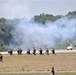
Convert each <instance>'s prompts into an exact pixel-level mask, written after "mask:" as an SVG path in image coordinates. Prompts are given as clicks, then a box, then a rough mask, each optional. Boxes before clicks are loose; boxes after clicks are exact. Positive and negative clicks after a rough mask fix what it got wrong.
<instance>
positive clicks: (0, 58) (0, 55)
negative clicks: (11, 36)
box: [0, 54, 3, 62]
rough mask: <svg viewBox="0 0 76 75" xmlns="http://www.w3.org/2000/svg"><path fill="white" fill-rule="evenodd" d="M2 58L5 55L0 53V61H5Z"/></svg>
mask: <svg viewBox="0 0 76 75" xmlns="http://www.w3.org/2000/svg"><path fill="white" fill-rule="evenodd" d="M2 60H3V55H2V54H0V61H1V62H3V61H2Z"/></svg>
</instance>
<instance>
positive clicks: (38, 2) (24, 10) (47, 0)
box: [0, 0, 76, 19]
mask: <svg viewBox="0 0 76 75" xmlns="http://www.w3.org/2000/svg"><path fill="white" fill-rule="evenodd" d="M75 10H76V0H0V18H1V17H4V18H10V19H13V18H23V17H26V18H31V17H33V16H34V15H38V14H41V13H46V14H53V15H65V14H67V13H68V12H69V11H75Z"/></svg>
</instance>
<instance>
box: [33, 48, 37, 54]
mask: <svg viewBox="0 0 76 75" xmlns="http://www.w3.org/2000/svg"><path fill="white" fill-rule="evenodd" d="M33 49H34V50H33V54H34V55H36V49H35V47H33Z"/></svg>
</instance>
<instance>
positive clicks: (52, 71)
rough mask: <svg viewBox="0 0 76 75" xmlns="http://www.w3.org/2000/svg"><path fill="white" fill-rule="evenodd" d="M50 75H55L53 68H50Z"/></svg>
mask: <svg viewBox="0 0 76 75" xmlns="http://www.w3.org/2000/svg"><path fill="white" fill-rule="evenodd" d="M51 75H55V71H54V67H52V70H51Z"/></svg>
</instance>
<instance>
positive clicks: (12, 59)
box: [0, 54, 76, 72]
mask: <svg viewBox="0 0 76 75" xmlns="http://www.w3.org/2000/svg"><path fill="white" fill-rule="evenodd" d="M52 66H54V67H55V70H56V71H76V54H57V55H36V56H34V55H22V56H20V55H19V56H18V55H13V56H4V59H3V62H0V72H25V71H50V70H51V67H52Z"/></svg>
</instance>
